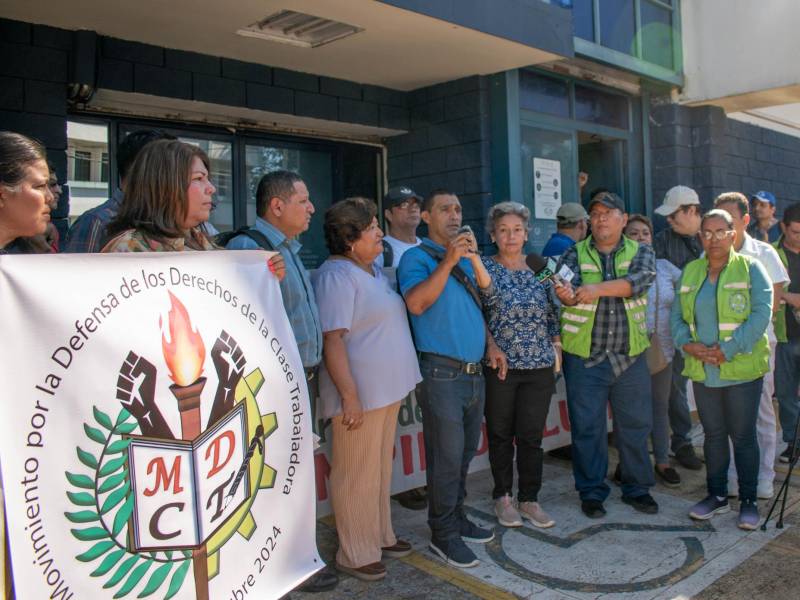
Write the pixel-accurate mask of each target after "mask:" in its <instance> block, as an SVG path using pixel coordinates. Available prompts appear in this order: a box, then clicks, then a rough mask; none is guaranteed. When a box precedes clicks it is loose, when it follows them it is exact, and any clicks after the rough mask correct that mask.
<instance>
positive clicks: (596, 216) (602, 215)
mask: <svg viewBox="0 0 800 600" xmlns="http://www.w3.org/2000/svg"><path fill="white" fill-rule="evenodd" d="M615 212H616V211H613V210H610V211H608V212H590V213H589V219H590V220H591V221H607V220H608V219H610V218H611V217H612V216H613V215H614V214H615Z"/></svg>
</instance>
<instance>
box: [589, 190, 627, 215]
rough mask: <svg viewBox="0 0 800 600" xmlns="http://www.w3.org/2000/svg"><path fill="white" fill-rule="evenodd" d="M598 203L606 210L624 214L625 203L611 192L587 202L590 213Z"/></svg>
mask: <svg viewBox="0 0 800 600" xmlns="http://www.w3.org/2000/svg"><path fill="white" fill-rule="evenodd" d="M598 202H599V203H600V204H602V205H603V206H607V207H608V208H616V209H617V210H619V211H622V212H625V202H623V201H622V198H620V197H619V196H617V195H616V194H614V193H612V192H601V193H599V194H597V195H596V196H595V197H594V198H592V199H591V200H589V211H590V212H591V210H592V206H594V205H595V204H596V203H598Z"/></svg>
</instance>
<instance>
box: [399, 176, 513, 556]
mask: <svg viewBox="0 0 800 600" xmlns="http://www.w3.org/2000/svg"><path fill="white" fill-rule="evenodd" d="M422 219H423V220H424V221H425V223H427V225H428V235H429V237H427V238H424V239H423V240H422V244H421V245H420V246H417V247H415V248H411V249H410V250H407V251H406V253H405V254H404V255H403V258H402V259H401V260H400V264H399V266H398V269H397V279H398V283H399V286H400V292H401V293H402V294H403V296H404V298H405V301H406V306H407V307H408V310H409V312H410V313H411V327H412V329H413V331H414V339H415V342H416V346H417V350H418V351H419V353H420V370H421V371H422V377H423V382H422V394H420V398H419V405H420V408H421V409H422V421H423V425H422V427H423V435H424V439H425V459H426V465H427V466H426V478H427V483H428V525H429V526H430V528H431V534H432V535H431V543H430V548H431V550H432V551H433V552H434V553H435V554H437V555H438V556H440V557H441V558H442V559H443V560H444V561H445V562H447V563H449V564H452V565H455V566H458V567H474V566H476V565H477V564H478V559H477V558H476V557H475V553H474V552H473V551H472V550H470V549H469V548H468V547H467V546H466V544H464V541H469V542H476V543H486V542H489V541H491V540H492V539H493V538H494V533H493V532H492V531H489V530H486V529H481V528H480V527H478V526H476V525H475V524H474V523H471V522H470V521H468V520H467V518H466V515H465V514H464V507H463V505H464V496H465V492H466V489H465V485H466V475H467V469H468V468H469V463H470V461H471V460H472V457H473V456H474V455H475V451H476V450H477V447H478V438H479V435H480V428H481V421H482V417H483V405H484V379H483V374H482V372H481V370H482V369H481V365H480V361H481V359H482V358H483V356H484V351H486V355H487V358H488V360H489V363H490V366H491V367H492V368H498V369H500V376H501V377H500V378H501V379H504V378H505V372H506V369H507V365H506V362H505V355H504V354H503V353H502V352H501V351H500V350H499V349H498V348H497V345H496V344H495V343H494V340H492V339H491V337H490V336H487V331H486V326H485V324H484V321H483V313H482V311H481V308H480V307H479V303H481V302H483V301H490V299H491V294H492V292H491V277H490V276H489V273H488V272H487V271H486V268H485V267H484V266H483V263H482V262H481V259H480V256H479V255H478V253H477V245H476V242H475V236H474V235H473V234H472V232H471V231H470V232H464V233H459V229H460V227H461V203H460V202H459V200H458V198H457V197H456V196H455V195H454V194H451V193H450V192H448V191H446V190H435V191H433V192H431V194H430V195H429V196H428V197H427V198H426V199H425V202H424V204H423V208H422ZM487 342H488V343H487Z"/></svg>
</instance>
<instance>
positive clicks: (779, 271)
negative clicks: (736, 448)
mask: <svg viewBox="0 0 800 600" xmlns="http://www.w3.org/2000/svg"><path fill="white" fill-rule="evenodd" d="M714 208H721V209H722V210H724V211H725V212H727V213H728V214H730V216H731V218H732V219H733V226H734V229H736V242H734V250H736V252H738V253H739V254H744V255H746V256H750V257H752V258H755V259H756V260H757V261H759V262H760V263H761V264H762V265H763V266H764V268H765V269H766V271H767V273H768V274H769V277H770V279H771V280H772V288H773V302H772V305H773V311H775V310H778V308H780V298H781V292H782V290H783V286H784V284H788V283H789V274H788V273H787V272H786V268H785V267H784V266H783V263H782V262H781V258H780V256H778V252H777V251H776V250H775V248H773V247H772V246H770V245H769V244H767V243H766V242H762V241H759V240H757V239H755V238H753V237H752V236H750V235H749V234H748V233H747V226H748V225H749V223H750V207H749V202H748V201H747V196H745V195H744V194H741V193H739V192H727V193H725V194H720V195H719V196H717V199H716V200H714ZM767 337H768V338H769V347H770V353H769V372H768V373H767V374H765V375H764V386H763V387H762V388H761V403H760V404H759V407H758V420H757V421H756V433H757V436H758V448H759V450H760V452H761V464H760V465H759V468H758V497H759V498H761V499H767V498H771V497H772V494H773V492H774V490H773V481H774V480H775V452H776V446H777V442H778V434H777V429H776V426H775V407H774V406H773V405H772V394H773V392H774V391H775V378H774V373H775V345H776V344H777V339H776V337H775V330H774V328H773V325H772V323H770V324H769V326H768V327H767ZM738 494H739V485H738V483H737V477H736V465H735V464H734V461H731V463H730V467H729V468H728V495H729V496H737V495H738Z"/></svg>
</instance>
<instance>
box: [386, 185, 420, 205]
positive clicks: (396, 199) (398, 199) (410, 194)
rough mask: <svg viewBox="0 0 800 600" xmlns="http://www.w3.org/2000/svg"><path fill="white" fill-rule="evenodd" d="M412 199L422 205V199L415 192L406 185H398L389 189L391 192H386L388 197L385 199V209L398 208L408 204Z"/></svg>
mask: <svg viewBox="0 0 800 600" xmlns="http://www.w3.org/2000/svg"><path fill="white" fill-rule="evenodd" d="M412 199H413V200H416V201H417V202H419V203H422V197H421V196H419V195H418V194H417V193H416V192H415V191H414V190H412V189H411V188H410V187H406V186H404V185H398V186H395V187H392V188H389V191H388V192H386V195H385V196H384V197H383V207H384V208H392V207H393V206H397V205H398V204H402V203H403V202H408V201H409V200H412Z"/></svg>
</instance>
